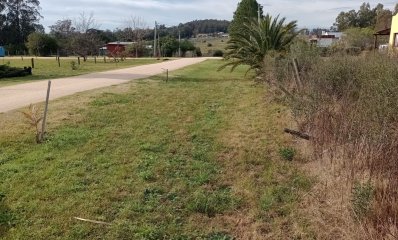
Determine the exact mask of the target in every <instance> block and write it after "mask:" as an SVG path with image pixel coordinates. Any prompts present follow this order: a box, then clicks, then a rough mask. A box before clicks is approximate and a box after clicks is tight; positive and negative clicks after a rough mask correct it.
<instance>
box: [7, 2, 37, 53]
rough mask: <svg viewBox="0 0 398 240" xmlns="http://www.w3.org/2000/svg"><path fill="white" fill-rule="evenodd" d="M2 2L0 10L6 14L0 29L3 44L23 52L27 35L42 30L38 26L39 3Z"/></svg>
mask: <svg viewBox="0 0 398 240" xmlns="http://www.w3.org/2000/svg"><path fill="white" fill-rule="evenodd" d="M2 2H3V4H1V6H0V8H3V10H4V11H5V12H6V14H5V24H4V27H3V29H2V34H4V35H5V36H2V37H3V38H4V39H5V40H4V41H5V44H13V45H15V47H16V49H17V50H23V49H25V41H26V40H27V37H28V35H29V34H30V33H32V32H34V31H36V30H41V31H42V30H43V27H42V26H41V25H39V20H40V18H41V15H40V13H39V10H40V2H39V1H38V0H7V1H4V0H3V1H2Z"/></svg>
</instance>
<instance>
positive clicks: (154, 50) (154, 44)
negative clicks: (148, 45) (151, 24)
mask: <svg viewBox="0 0 398 240" xmlns="http://www.w3.org/2000/svg"><path fill="white" fill-rule="evenodd" d="M157 28H158V23H157V22H156V21H155V36H154V40H153V57H154V58H156V44H157V41H156V31H157Z"/></svg>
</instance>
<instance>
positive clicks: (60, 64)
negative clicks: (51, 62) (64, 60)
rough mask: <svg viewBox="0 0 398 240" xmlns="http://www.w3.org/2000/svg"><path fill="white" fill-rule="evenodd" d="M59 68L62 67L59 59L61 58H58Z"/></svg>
mask: <svg viewBox="0 0 398 240" xmlns="http://www.w3.org/2000/svg"><path fill="white" fill-rule="evenodd" d="M57 59H58V67H61V60H60V59H59V56H58V58H57Z"/></svg>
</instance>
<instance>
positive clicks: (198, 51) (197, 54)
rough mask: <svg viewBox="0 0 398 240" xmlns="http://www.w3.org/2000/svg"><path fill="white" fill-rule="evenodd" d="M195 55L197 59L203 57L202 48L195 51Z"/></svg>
mask: <svg viewBox="0 0 398 240" xmlns="http://www.w3.org/2000/svg"><path fill="white" fill-rule="evenodd" d="M195 54H196V56H197V57H201V56H203V54H202V50H200V47H197V48H196V49H195Z"/></svg>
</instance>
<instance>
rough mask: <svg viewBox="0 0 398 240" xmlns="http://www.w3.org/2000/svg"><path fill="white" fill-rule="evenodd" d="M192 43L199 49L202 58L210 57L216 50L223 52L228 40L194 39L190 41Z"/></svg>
mask: <svg viewBox="0 0 398 240" xmlns="http://www.w3.org/2000/svg"><path fill="white" fill-rule="evenodd" d="M192 42H193V43H194V44H195V46H196V47H200V49H201V51H202V54H203V56H207V57H212V56H213V53H214V51H216V50H222V51H223V52H225V47H226V46H227V42H228V38H218V37H217V38H206V39H205V38H196V39H192Z"/></svg>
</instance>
